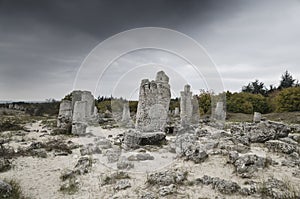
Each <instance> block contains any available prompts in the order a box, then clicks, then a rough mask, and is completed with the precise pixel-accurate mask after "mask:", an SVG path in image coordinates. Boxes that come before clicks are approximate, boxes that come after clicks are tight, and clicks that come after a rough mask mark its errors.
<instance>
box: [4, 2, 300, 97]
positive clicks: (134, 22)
mask: <svg viewBox="0 0 300 199" xmlns="http://www.w3.org/2000/svg"><path fill="white" fill-rule="evenodd" d="M297 5H299V1H289V2H286V3H285V2H284V1H238V0H226V1H217V0H212V1H208V0H207V1H201V0H195V1H189V0H188V1H179V0H178V1H176V0H126V1H124V0H100V1H96V0H44V1H41V0H26V1H21V0H0V100H5V99H8V100H9V99H11V100H18V99H19V100H22V99H23V100H30V99H32V100H43V99H45V98H50V97H54V98H57V99H59V98H61V97H63V96H64V95H65V94H66V93H67V92H69V91H70V90H71V89H72V83H73V80H74V78H75V74H76V71H77V69H78V68H79V66H80V64H81V62H82V61H83V59H84V58H85V57H86V56H87V54H88V53H89V52H90V51H91V50H92V49H93V48H94V47H95V46H96V45H97V44H98V43H100V42H101V41H103V40H104V39H106V38H108V37H110V36H112V35H114V34H117V33H119V32H121V31H125V30H128V29H131V28H138V27H146V26H152V27H155V26H158V27H165V28H170V29H174V30H178V31H181V32H183V33H185V34H187V35H189V36H192V37H193V38H194V39H196V40H197V41H198V42H200V43H201V44H203V45H204V47H205V48H206V49H207V50H208V52H209V53H210V55H211V56H212V58H213V59H214V60H215V61H216V62H217V64H218V65H219V70H220V72H221V73H222V72H223V74H221V75H223V77H224V81H226V80H228V81H227V87H226V88H227V89H237V88H239V87H241V84H245V83H247V82H245V81H244V82H243V81H242V80H241V77H244V75H245V72H243V71H250V72H251V71H252V74H251V75H250V76H251V78H252V76H253V77H254V76H255V75H256V74H257V75H259V73H257V72H253V70H254V69H255V70H256V69H259V68H262V67H267V66H268V67H272V66H273V67H277V69H276V70H275V71H276V72H277V73H278V71H283V70H285V69H283V68H282V65H287V66H290V67H291V68H286V69H291V71H292V72H294V73H296V74H297V75H299V70H298V69H295V67H296V66H297V65H299V64H300V60H299V56H298V57H297V56H296V54H297V53H296V52H299V45H298V43H299V39H297V40H296V38H295V35H296V33H298V31H299V28H298V27H300V26H299V25H300V24H299V20H298V22H297V21H294V19H295V18H296V19H298V18H300V16H299V13H300V12H299V10H297V9H298V7H297ZM292 8H294V9H292ZM272 10H273V11H274V12H272ZM288 13H290V14H288ZM269 19H270V20H269ZM291 19H292V20H291ZM274 20H275V21H274ZM270 22H271V23H270ZM272 23H273V24H272ZM274 33H276V34H274ZM281 35H282V36H281ZM282 37H284V39H282ZM274 41H277V44H276V46H277V47H276V48H274V43H275V42H274ZM295 42H296V43H295ZM297 42H298V43H297ZM293 43H294V44H293ZM253 49H256V50H253ZM287 52H289V53H287ZM240 66H242V67H244V68H245V70H240ZM280 67H281V68H280ZM237 68H238V69H237ZM264 73H265V71H264ZM277 73H276V74H277ZM247 74H250V73H248V72H247ZM248 79H249V78H248ZM248 79H247V80H248ZM236 80H238V81H236ZM262 80H263V79H262ZM232 82H238V83H232ZM225 85H226V82H225Z"/></svg>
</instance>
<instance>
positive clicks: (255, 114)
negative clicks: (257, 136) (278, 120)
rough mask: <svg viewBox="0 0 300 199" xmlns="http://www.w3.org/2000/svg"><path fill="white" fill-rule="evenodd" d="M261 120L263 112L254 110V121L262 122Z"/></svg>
mask: <svg viewBox="0 0 300 199" xmlns="http://www.w3.org/2000/svg"><path fill="white" fill-rule="evenodd" d="M260 121H261V113H259V112H254V115H253V122H260Z"/></svg>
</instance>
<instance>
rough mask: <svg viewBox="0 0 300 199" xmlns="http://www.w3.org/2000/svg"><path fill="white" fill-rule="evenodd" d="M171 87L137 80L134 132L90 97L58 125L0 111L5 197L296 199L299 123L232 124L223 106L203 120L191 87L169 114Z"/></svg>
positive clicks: (125, 117) (68, 105)
mask: <svg viewBox="0 0 300 199" xmlns="http://www.w3.org/2000/svg"><path fill="white" fill-rule="evenodd" d="M168 82H169V78H168V76H167V75H166V74H165V73H164V72H163V71H160V72H158V73H157V76H156V79H155V80H152V81H149V80H148V79H144V80H142V81H141V85H140V95H139V104H138V107H137V113H136V116H135V118H136V119H135V125H134V119H132V118H131V114H130V110H129V108H128V104H127V105H126V101H125V102H120V103H121V104H120V105H121V106H119V107H123V108H121V111H120V112H118V111H113V112H112V113H109V112H106V113H105V114H99V113H98V111H97V108H96V107H95V102H94V97H93V95H92V94H91V92H89V91H73V92H72V93H71V95H70V97H69V98H68V99H64V100H62V101H61V103H60V109H59V114H58V116H57V117H55V118H48V117H36V118H33V117H30V118H29V119H28V118H27V119H26V114H24V112H22V110H18V111H17V112H15V113H13V112H12V111H10V112H9V113H7V112H6V114H3V113H4V112H2V116H1V126H0V127H1V129H0V133H1V134H0V155H1V156H0V198H41V199H44V198H51V199H52V198H76V199H77V198H104V199H106V198H107V199H117V198H120V199H121V198H137V199H155V198H166V199H167V198H168V199H173V198H182V199H183V198H184V199H185V198H195V199H201V198H202V199H203V198H249V199H250V198H275V199H281V198H290V199H296V198H300V187H299V184H300V158H299V156H300V124H299V123H298V124H287V123H283V122H275V121H270V120H267V119H264V118H263V117H262V115H261V114H260V113H257V112H256V113H254V118H253V122H228V121H227V122H226V121H225V118H226V112H225V110H224V108H225V107H224V103H223V101H218V102H217V103H216V106H215V109H214V110H213V114H212V116H211V117H210V118H202V119H200V114H199V107H198V101H197V98H195V97H194V96H193V94H192V92H191V91H190V86H189V85H185V86H184V91H182V92H181V93H180V94H181V101H180V107H181V109H180V113H179V108H178V107H177V108H175V110H174V112H172V111H170V110H169V103H170V97H171V95H170V85H169V83H168Z"/></svg>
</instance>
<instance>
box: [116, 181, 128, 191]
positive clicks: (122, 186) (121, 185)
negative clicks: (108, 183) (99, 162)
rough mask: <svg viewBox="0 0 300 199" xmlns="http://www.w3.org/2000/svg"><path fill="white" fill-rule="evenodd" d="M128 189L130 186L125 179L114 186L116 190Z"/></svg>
mask: <svg viewBox="0 0 300 199" xmlns="http://www.w3.org/2000/svg"><path fill="white" fill-rule="evenodd" d="M129 187H131V184H130V182H129V180H127V179H123V180H119V181H117V183H116V185H115V189H116V190H121V189H127V188H129Z"/></svg>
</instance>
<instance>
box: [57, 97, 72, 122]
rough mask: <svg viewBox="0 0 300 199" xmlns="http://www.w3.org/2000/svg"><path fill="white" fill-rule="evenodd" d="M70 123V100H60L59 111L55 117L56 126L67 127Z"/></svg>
mask: <svg viewBox="0 0 300 199" xmlns="http://www.w3.org/2000/svg"><path fill="white" fill-rule="evenodd" d="M71 124H72V102H71V101H69V100H62V101H61V103H60V105H59V113H58V118H57V127H58V128H67V127H68V125H71Z"/></svg>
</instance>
